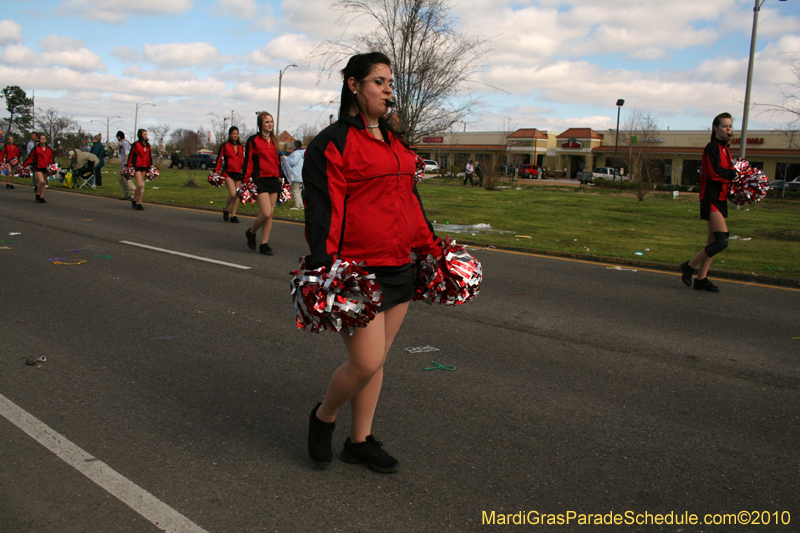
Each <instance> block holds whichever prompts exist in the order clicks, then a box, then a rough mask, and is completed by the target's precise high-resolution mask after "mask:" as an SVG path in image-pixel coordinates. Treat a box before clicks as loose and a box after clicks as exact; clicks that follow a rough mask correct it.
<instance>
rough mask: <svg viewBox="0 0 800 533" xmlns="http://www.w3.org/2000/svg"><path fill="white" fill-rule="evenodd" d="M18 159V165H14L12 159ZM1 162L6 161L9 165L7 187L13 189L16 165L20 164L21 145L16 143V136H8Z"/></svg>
mask: <svg viewBox="0 0 800 533" xmlns="http://www.w3.org/2000/svg"><path fill="white" fill-rule="evenodd" d="M14 159H16V160H17V163H16V165H12V164H11V161H12V160H14ZM0 162H2V163H4V164H5V165H6V166H7V167H8V180H7V181H6V189H13V188H14V172H16V168H15V167H16V166H18V165H19V147H17V146H16V145H15V144H14V136H13V135H9V136H8V144H6V147H5V148H3V151H2V152H0Z"/></svg>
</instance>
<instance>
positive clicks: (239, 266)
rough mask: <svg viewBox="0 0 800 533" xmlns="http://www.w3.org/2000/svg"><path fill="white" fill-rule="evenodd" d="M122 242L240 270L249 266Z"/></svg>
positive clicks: (136, 243) (131, 243) (248, 268)
mask: <svg viewBox="0 0 800 533" xmlns="http://www.w3.org/2000/svg"><path fill="white" fill-rule="evenodd" d="M119 242H121V243H122V244H130V245H131V246H138V247H140V248H147V249H148V250H155V251H157V252H164V253H167V254H172V255H180V256H181V257H188V258H190V259H197V260H200V261H206V262H208V263H216V264H218V265H225V266H229V267H233V268H241V269H242V270H250V269H251V267H249V266H244V265H237V264H236V263H226V262H225V261H217V260H216V259H209V258H208V257H200V256H199V255H191V254H184V253H181V252H175V251H173V250H167V249H166V248H156V247H155V246H148V245H146V244H139V243H138V242H131V241H119Z"/></svg>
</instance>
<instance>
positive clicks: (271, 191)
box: [242, 111, 281, 255]
mask: <svg viewBox="0 0 800 533" xmlns="http://www.w3.org/2000/svg"><path fill="white" fill-rule="evenodd" d="M256 122H257V124H258V133H256V134H255V135H253V136H252V137H250V138H249V139H247V143H245V150H244V167H243V169H242V175H243V176H244V179H248V178H252V179H253V183H255V185H256V190H257V191H258V196H256V203H258V209H259V211H260V213H259V214H258V216H257V217H256V219H255V221H254V222H253V227H252V228H250V229H248V230H247V231H245V235H246V236H247V246H248V248H250V249H251V250H255V249H256V233H257V232H258V229H259V228H261V246H260V247H259V250H258V251H259V252H260V253H262V254H264V255H272V248H271V247H270V245H269V234H270V231H271V230H272V212H273V211H274V210H275V203H276V202H277V201H278V193H280V192H281V170H280V158H279V155H278V139H277V137H275V132H274V131H273V129H274V128H275V122H274V120H273V119H272V115H270V114H269V113H267V112H266V111H262V112H261V113H259V114H258V116H257V117H256Z"/></svg>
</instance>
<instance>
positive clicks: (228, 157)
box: [214, 126, 244, 224]
mask: <svg viewBox="0 0 800 533" xmlns="http://www.w3.org/2000/svg"><path fill="white" fill-rule="evenodd" d="M243 164H244V145H242V143H241V142H240V141H239V128H237V127H236V126H231V127H230V129H229V130H228V141H227V142H225V143H224V144H222V146H220V147H219V153H218V154H217V167H216V168H215V169H214V172H216V173H220V172H222V177H224V178H225V186H226V187H227V188H228V199H227V200H225V209H224V210H223V211H222V220H224V221H226V222H227V221H228V220H229V218H228V217H229V216H230V221H231V222H232V223H234V224H238V223H239V218H238V217H237V216H236V208H237V207H239V199H238V198H237V197H236V188H237V187H239V183H240V182H241V181H242V165H243ZM231 205H233V208H232V209H231V211H230V212H228V208H229V207H230V206H231Z"/></svg>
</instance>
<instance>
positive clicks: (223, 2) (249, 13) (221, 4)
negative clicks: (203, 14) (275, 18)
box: [211, 0, 258, 20]
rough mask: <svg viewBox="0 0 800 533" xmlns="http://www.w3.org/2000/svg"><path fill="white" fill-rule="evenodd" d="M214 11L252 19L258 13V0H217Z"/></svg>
mask: <svg viewBox="0 0 800 533" xmlns="http://www.w3.org/2000/svg"><path fill="white" fill-rule="evenodd" d="M211 11H212V13H215V14H217V15H222V16H229V17H235V18H239V19H246V20H252V19H254V18H255V16H256V15H257V14H258V4H256V0H217V2H216V3H215V4H214V6H213V7H212V8H211Z"/></svg>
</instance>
